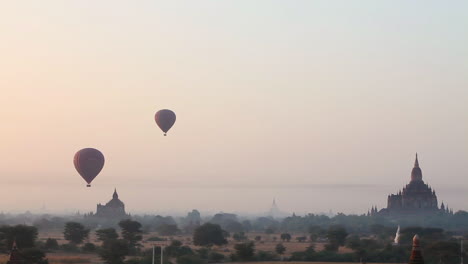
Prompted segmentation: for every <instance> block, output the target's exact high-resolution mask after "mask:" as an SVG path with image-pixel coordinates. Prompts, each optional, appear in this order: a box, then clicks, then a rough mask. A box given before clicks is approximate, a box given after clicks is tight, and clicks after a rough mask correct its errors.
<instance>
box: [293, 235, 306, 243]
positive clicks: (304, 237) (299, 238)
mask: <svg viewBox="0 0 468 264" xmlns="http://www.w3.org/2000/svg"><path fill="white" fill-rule="evenodd" d="M296 240H297V241H298V242H301V243H302V242H305V241H306V240H307V237H306V236H300V237H296Z"/></svg>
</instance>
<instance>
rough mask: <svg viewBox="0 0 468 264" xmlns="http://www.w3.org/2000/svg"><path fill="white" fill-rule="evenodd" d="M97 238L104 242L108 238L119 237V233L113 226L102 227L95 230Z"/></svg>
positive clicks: (114, 238) (108, 239)
mask: <svg viewBox="0 0 468 264" xmlns="http://www.w3.org/2000/svg"><path fill="white" fill-rule="evenodd" d="M96 236H97V239H98V240H99V241H101V242H106V241H110V240H116V239H118V238H119V234H117V231H115V229H114V228H104V229H99V230H96Z"/></svg>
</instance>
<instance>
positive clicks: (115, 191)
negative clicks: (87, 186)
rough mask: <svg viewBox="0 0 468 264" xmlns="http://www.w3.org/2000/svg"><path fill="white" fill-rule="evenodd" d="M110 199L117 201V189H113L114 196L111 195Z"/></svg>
mask: <svg viewBox="0 0 468 264" xmlns="http://www.w3.org/2000/svg"><path fill="white" fill-rule="evenodd" d="M112 198H114V199H118V198H119V195H118V194H117V188H114V194H112Z"/></svg>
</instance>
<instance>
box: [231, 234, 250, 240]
mask: <svg viewBox="0 0 468 264" xmlns="http://www.w3.org/2000/svg"><path fill="white" fill-rule="evenodd" d="M232 238H233V239H234V240H235V241H243V240H247V236H246V235H245V233H244V232H239V233H235V234H234V235H232Z"/></svg>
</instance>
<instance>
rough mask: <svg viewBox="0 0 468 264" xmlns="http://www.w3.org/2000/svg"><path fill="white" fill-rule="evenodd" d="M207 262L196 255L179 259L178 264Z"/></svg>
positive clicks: (201, 263)
mask: <svg viewBox="0 0 468 264" xmlns="http://www.w3.org/2000/svg"><path fill="white" fill-rule="evenodd" d="M203 263H205V261H204V260H203V259H201V258H200V257H199V256H196V255H183V256H180V257H178V258H177V264H203Z"/></svg>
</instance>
